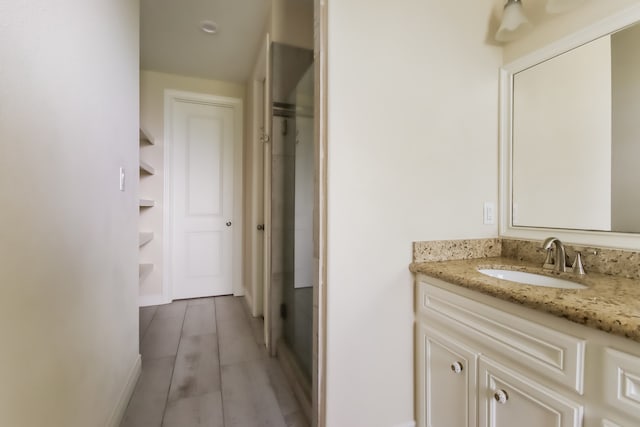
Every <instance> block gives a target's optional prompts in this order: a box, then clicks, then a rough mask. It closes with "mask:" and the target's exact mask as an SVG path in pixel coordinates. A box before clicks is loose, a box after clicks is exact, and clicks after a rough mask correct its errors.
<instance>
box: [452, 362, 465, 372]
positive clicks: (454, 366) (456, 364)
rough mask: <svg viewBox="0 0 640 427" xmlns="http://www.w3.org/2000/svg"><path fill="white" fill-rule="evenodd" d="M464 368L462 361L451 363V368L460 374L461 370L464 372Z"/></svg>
mask: <svg viewBox="0 0 640 427" xmlns="http://www.w3.org/2000/svg"><path fill="white" fill-rule="evenodd" d="M462 369H463V366H462V363H460V362H454V363H452V364H451V370H452V371H453V372H455V373H456V374H459V373H460V372H462Z"/></svg>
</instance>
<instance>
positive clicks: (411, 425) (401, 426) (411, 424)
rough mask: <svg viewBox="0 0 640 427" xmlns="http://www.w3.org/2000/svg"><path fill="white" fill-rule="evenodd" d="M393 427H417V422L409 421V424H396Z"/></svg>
mask: <svg viewBox="0 0 640 427" xmlns="http://www.w3.org/2000/svg"><path fill="white" fill-rule="evenodd" d="M393 427H416V422H415V421H409V422H407V423H402V424H396V425H395V426H393Z"/></svg>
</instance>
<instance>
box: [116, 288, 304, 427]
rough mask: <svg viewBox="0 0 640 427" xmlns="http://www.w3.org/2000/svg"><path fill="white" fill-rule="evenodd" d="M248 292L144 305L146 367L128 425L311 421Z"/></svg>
mask: <svg viewBox="0 0 640 427" xmlns="http://www.w3.org/2000/svg"><path fill="white" fill-rule="evenodd" d="M261 328H262V322H261V320H258V319H253V318H251V316H249V313H248V312H247V310H246V305H245V303H244V301H243V300H242V298H236V297H232V296H224V297H216V298H200V299H194V300H182V301H175V302H173V303H171V304H167V305H162V306H156V307H144V308H141V309H140V353H141V354H142V374H141V376H140V379H139V381H138V384H137V385H136V388H135V391H134V393H133V396H132V397H131V401H130V402H129V406H128V407H127V410H126V412H125V416H124V419H123V421H122V424H121V427H174V426H175V427H198V426H209V427H308V422H307V420H306V419H305V418H304V415H303V414H302V412H301V409H300V407H299V405H298V402H297V401H296V399H295V397H294V395H293V392H292V391H291V388H290V387H289V385H288V383H287V381H286V378H285V376H284V374H283V373H282V371H281V369H280V365H279V364H278V361H277V360H275V359H272V358H270V357H269V356H268V355H267V352H266V349H265V347H264V341H263V339H262V333H261Z"/></svg>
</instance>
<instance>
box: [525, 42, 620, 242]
mask: <svg viewBox="0 0 640 427" xmlns="http://www.w3.org/2000/svg"><path fill="white" fill-rule="evenodd" d="M513 147H514V149H513V202H514V205H515V206H517V209H514V216H513V223H514V225H520V226H530V227H531V226H534V227H548V228H578V229H586V230H605V231H608V230H611V43H610V38H609V37H602V38H600V39H598V40H594V41H592V42H591V43H587V44H585V45H582V46H580V47H578V48H576V49H573V50H571V51H569V52H566V53H565V54H563V55H559V56H556V57H554V58H551V59H549V60H548V61H545V62H542V63H540V64H537V65H535V66H534V67H531V68H528V69H526V70H523V71H521V72H519V73H517V74H515V76H514V78H513Z"/></svg>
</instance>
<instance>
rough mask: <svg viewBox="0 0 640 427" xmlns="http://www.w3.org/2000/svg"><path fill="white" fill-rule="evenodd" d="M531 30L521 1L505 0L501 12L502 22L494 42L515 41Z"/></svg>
mask: <svg viewBox="0 0 640 427" xmlns="http://www.w3.org/2000/svg"><path fill="white" fill-rule="evenodd" d="M530 29H531V23H530V22H529V20H528V19H527V17H526V16H525V14H524V12H523V10H522V0H507V4H505V5H504V11H503V12H502V22H501V23H500V28H499V29H498V32H497V33H496V40H498V41H500V42H508V41H512V40H515V39H517V38H518V37H520V36H521V35H522V34H523V33H525V32H527V31H529V30H530Z"/></svg>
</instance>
